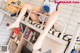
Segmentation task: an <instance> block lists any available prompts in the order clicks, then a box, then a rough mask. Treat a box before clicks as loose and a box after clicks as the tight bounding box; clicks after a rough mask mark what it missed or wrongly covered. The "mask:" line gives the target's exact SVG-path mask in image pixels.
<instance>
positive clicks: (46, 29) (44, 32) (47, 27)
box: [33, 13, 57, 49]
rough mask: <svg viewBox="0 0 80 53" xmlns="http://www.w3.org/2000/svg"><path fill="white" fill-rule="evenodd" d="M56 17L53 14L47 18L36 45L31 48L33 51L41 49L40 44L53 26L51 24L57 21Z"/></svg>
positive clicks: (55, 14)
mask: <svg viewBox="0 0 80 53" xmlns="http://www.w3.org/2000/svg"><path fill="white" fill-rule="evenodd" d="M56 16H57V13H53V14H52V15H51V16H50V17H49V19H48V21H47V23H46V26H45V29H44V31H43V33H42V34H40V36H39V38H38V39H37V41H36V43H35V44H34V46H33V49H40V48H41V45H42V42H43V41H44V39H45V37H46V36H47V33H48V31H49V30H50V28H51V27H52V26H53V24H54V23H55V21H56V20H57V17H56Z"/></svg>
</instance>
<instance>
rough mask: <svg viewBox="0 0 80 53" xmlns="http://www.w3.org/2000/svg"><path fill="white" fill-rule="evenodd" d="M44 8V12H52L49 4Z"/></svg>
mask: <svg viewBox="0 0 80 53" xmlns="http://www.w3.org/2000/svg"><path fill="white" fill-rule="evenodd" d="M42 9H43V11H44V12H47V13H49V12H50V7H49V6H48V5H44V6H43V7H42Z"/></svg>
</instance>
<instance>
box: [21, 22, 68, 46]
mask: <svg viewBox="0 0 80 53" xmlns="http://www.w3.org/2000/svg"><path fill="white" fill-rule="evenodd" d="M21 23H23V24H25V25H26V26H28V27H30V28H32V29H34V30H35V31H37V32H39V33H42V32H43V30H41V29H39V28H37V27H35V26H34V25H31V24H29V23H28V22H25V21H21ZM32 26H33V27H32ZM47 37H48V38H50V39H52V40H55V41H57V42H58V43H60V44H62V45H65V46H66V45H67V44H68V42H67V41H65V40H62V39H60V38H58V37H55V36H53V35H51V34H49V33H48V34H47Z"/></svg>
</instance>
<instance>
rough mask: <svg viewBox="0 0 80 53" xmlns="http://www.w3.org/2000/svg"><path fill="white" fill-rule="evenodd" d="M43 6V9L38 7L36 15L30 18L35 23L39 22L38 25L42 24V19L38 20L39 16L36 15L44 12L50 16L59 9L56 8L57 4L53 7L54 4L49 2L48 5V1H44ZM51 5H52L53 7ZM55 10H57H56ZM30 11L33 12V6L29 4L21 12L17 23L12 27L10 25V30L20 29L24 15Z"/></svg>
mask: <svg viewBox="0 0 80 53" xmlns="http://www.w3.org/2000/svg"><path fill="white" fill-rule="evenodd" d="M42 4H43V5H42V6H41V7H37V8H36V10H35V9H34V10H35V11H34V12H35V13H32V14H31V16H30V17H31V19H32V21H35V22H38V23H39V22H40V19H39V18H38V17H39V16H38V15H36V13H39V12H42V11H43V12H45V14H46V15H50V14H51V12H53V11H56V9H57V7H56V5H57V4H56V5H54V6H53V2H49V3H48V0H46V1H44V0H43V3H42ZM49 5H51V7H50V6H49ZM53 8H55V10H54V9H53ZM28 9H30V10H33V8H32V5H30V4H28V3H27V4H26V5H24V7H23V8H22V10H21V12H20V14H19V16H18V18H17V19H16V21H15V22H14V23H13V24H12V25H10V26H9V27H8V28H9V29H10V28H17V27H19V23H20V21H21V19H22V17H23V16H24V14H25V13H26V11H27V10H28Z"/></svg>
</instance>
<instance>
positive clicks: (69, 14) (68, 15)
mask: <svg viewBox="0 0 80 53" xmlns="http://www.w3.org/2000/svg"><path fill="white" fill-rule="evenodd" d="M58 18H59V19H58V20H57V23H58V25H57V29H58V30H60V31H62V30H63V27H64V26H65V24H67V23H69V24H68V27H67V30H66V33H67V34H73V33H74V31H75V28H76V26H77V23H78V22H80V4H65V5H63V6H62V9H61V11H60V14H59V16H58Z"/></svg>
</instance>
